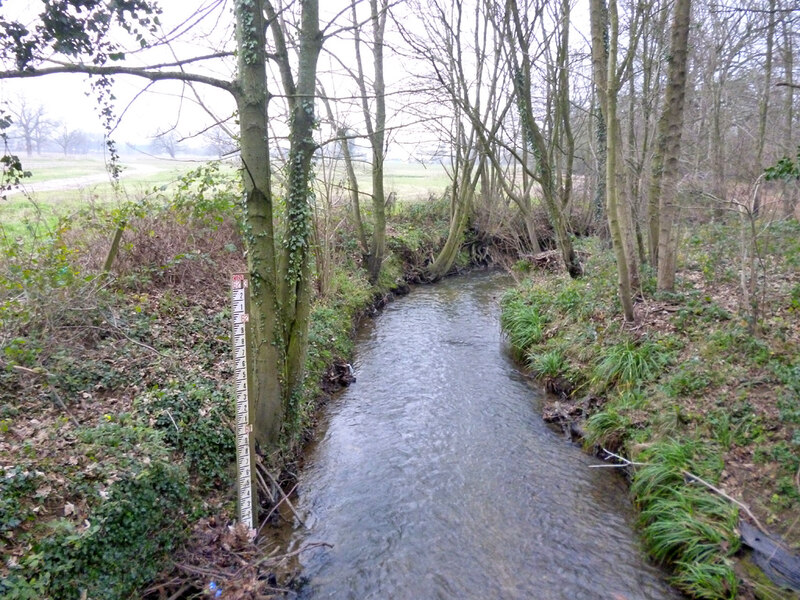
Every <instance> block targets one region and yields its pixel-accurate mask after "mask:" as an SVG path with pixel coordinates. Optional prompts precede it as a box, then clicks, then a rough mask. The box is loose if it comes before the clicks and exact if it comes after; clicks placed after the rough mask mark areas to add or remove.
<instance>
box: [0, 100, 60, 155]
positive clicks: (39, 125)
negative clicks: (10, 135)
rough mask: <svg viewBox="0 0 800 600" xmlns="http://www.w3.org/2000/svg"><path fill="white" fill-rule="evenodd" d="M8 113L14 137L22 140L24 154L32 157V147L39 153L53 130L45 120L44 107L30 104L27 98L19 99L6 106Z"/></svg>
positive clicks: (50, 124)
mask: <svg viewBox="0 0 800 600" xmlns="http://www.w3.org/2000/svg"><path fill="white" fill-rule="evenodd" d="M8 112H9V113H10V114H11V116H12V119H13V130H14V131H15V132H16V137H19V138H21V139H22V142H23V144H24V145H25V154H27V155H28V156H33V150H34V147H35V148H36V151H37V152H41V148H42V143H43V141H44V139H45V138H46V137H47V135H48V134H49V133H50V131H52V129H53V123H52V121H50V120H49V119H48V118H47V113H46V111H45V108H44V106H42V105H41V104H36V105H34V104H31V103H30V102H29V101H28V99H27V98H24V97H20V98H19V99H18V100H17V101H16V102H10V103H9V104H8Z"/></svg>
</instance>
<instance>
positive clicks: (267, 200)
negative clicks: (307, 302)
mask: <svg viewBox="0 0 800 600" xmlns="http://www.w3.org/2000/svg"><path fill="white" fill-rule="evenodd" d="M236 33H237V43H238V46H239V48H240V49H241V50H240V52H239V56H238V62H239V77H238V90H237V94H236V102H237V108H238V111H239V124H240V145H241V157H242V164H243V166H244V173H243V180H244V190H245V199H244V206H243V208H244V238H245V243H246V245H247V264H248V270H249V271H250V307H251V315H250V319H251V320H250V324H251V332H252V335H251V345H250V356H252V357H253V359H252V366H253V380H254V381H253V383H254V389H253V390H252V392H253V404H254V412H255V416H254V435H255V438H256V442H257V443H258V444H259V446H260V447H261V448H262V449H266V448H271V447H272V446H273V445H274V444H275V443H276V442H277V440H278V435H279V433H280V429H281V424H282V421H283V409H282V402H281V398H282V397H283V394H282V389H281V371H282V368H281V362H282V353H281V350H280V346H279V345H278V344H276V343H275V342H276V341H278V340H280V339H281V332H280V330H279V327H278V306H277V295H276V294H277V289H276V264H275V236H274V231H273V222H272V218H273V212H272V192H271V189H270V186H271V177H270V162H269V151H268V147H267V140H268V137H269V135H268V127H267V89H266V80H267V75H266V56H264V50H263V49H264V48H265V44H266V41H265V35H264V19H263V13H262V9H261V3H260V2H255V3H254V2H243V1H240V2H237V3H236Z"/></svg>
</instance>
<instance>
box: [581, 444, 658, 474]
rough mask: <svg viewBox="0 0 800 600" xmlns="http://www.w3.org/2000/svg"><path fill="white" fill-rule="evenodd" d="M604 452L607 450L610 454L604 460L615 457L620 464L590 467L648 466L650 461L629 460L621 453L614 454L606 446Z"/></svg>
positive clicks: (593, 466) (591, 467)
mask: <svg viewBox="0 0 800 600" xmlns="http://www.w3.org/2000/svg"><path fill="white" fill-rule="evenodd" d="M601 449H602V451H603V452H605V453H606V454H607V455H608V456H606V457H605V458H604V459H603V460H608V459H609V458H611V457H613V458H616V459H617V460H618V461H620V464H618V465H589V468H590V469H621V468H623V467H632V466H636V467H644V466H647V465H648V464H649V463H640V462H634V461H632V460H628V459H627V458H625V457H624V456H620V455H619V454H614V453H613V452H611V451H610V450H606V449H605V448H601Z"/></svg>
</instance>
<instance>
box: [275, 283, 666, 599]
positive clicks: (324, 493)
mask: <svg viewBox="0 0 800 600" xmlns="http://www.w3.org/2000/svg"><path fill="white" fill-rule="evenodd" d="M510 281H511V280H510V278H509V277H508V276H507V275H504V274H502V273H500V272H490V273H486V272H475V273H471V274H468V275H463V276H459V277H454V278H449V279H447V280H445V281H442V282H439V283H437V284H435V285H432V286H420V287H416V288H415V289H413V290H412V292H411V294H410V295H409V296H406V297H403V298H400V299H397V300H396V301H395V302H393V303H392V304H390V305H389V306H387V307H386V308H385V310H384V312H383V313H382V314H381V315H380V316H379V317H377V318H376V319H375V320H374V321H370V322H366V323H364V324H363V327H362V328H361V330H360V332H359V334H358V336H357V343H356V348H355V353H354V356H353V367H354V370H355V375H356V377H357V379H356V381H355V383H353V384H352V385H351V386H350V387H349V388H348V389H347V390H345V391H343V392H342V394H341V395H339V396H337V397H336V398H335V399H334V400H333V401H332V402H331V403H330V404H329V405H328V406H326V407H325V410H324V411H323V417H322V419H321V423H320V428H319V430H318V436H317V438H316V440H315V442H313V443H312V444H311V445H310V446H309V447H308V448H307V451H306V453H305V463H304V469H303V472H302V473H301V474H300V477H299V486H298V490H297V497H296V498H293V500H292V501H293V503H294V507H295V509H296V511H297V518H296V523H297V524H298V526H297V528H296V529H295V530H294V531H292V532H290V534H289V536H290V541H289V546H288V548H289V550H290V551H294V550H299V549H302V548H307V547H310V548H309V550H307V551H304V552H303V553H302V571H301V574H302V578H303V580H304V581H305V582H306V583H305V585H304V586H303V587H302V588H301V589H299V590H298V593H299V597H300V598H317V597H328V598H353V599H360V598H395V599H398V600H399V599H403V598H409V599H416V598H453V599H459V600H466V599H470V598H476V599H478V598H481V599H482V598H508V599H511V598H520V599H523V598H526V599H527V598H538V599H542V600H546V599H553V600H556V599H561V598H575V599H583V598H585V599H587V600H589V599H592V598H597V597H609V598H613V597H625V598H637V599H640V600H644V599H652V600H664V599H667V598H677V595H673V593H672V592H671V591H670V590H669V588H668V586H667V585H666V584H665V583H664V581H663V579H664V574H663V573H662V572H660V571H659V570H658V569H656V568H654V567H653V566H652V565H649V564H648V563H647V561H646V560H645V559H644V556H643V554H642V552H641V549H640V548H639V545H638V542H637V539H636V535H635V533H634V528H633V513H632V511H631V507H630V504H629V502H628V500H627V497H626V492H625V488H624V486H623V485H622V482H621V480H620V479H619V478H616V477H609V476H608V474H607V473H605V472H602V470H599V469H593V468H590V467H591V466H592V465H597V464H598V461H596V460H594V459H592V458H591V457H588V456H586V455H585V454H583V453H582V452H580V450H579V449H578V448H576V447H574V446H573V445H571V444H568V443H564V441H563V439H561V438H560V436H559V435H558V434H557V433H555V432H554V431H553V430H552V428H550V427H549V426H547V425H546V424H544V423H543V422H542V421H541V419H540V417H539V413H538V409H537V403H538V398H536V399H535V400H534V402H531V399H530V394H531V388H530V387H529V385H528V384H529V381H528V379H527V378H526V377H524V376H522V375H521V374H520V372H519V371H518V369H517V367H516V365H515V364H514V362H513V361H512V360H511V358H510V357H509V355H508V352H507V349H506V344H505V341H504V339H503V337H502V335H501V332H500V330H499V327H498V324H499V306H498V299H499V297H500V296H501V295H502V293H503V291H504V290H505V289H506V288H507V286H508V284H509V283H510Z"/></svg>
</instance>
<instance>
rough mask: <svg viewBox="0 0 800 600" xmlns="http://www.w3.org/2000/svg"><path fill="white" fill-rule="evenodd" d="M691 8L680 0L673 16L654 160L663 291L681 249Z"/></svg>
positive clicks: (653, 192)
mask: <svg viewBox="0 0 800 600" xmlns="http://www.w3.org/2000/svg"><path fill="white" fill-rule="evenodd" d="M691 12H692V7H691V0H676V2H675V14H674V16H673V20H672V35H671V38H672V39H671V41H670V60H669V64H668V67H667V89H666V93H665V98H664V107H663V112H662V113H661V118H660V119H659V124H658V150H657V152H656V157H655V158H654V160H653V178H652V184H651V189H650V193H651V195H652V196H654V197H657V198H658V212H659V222H658V254H657V264H658V289H659V290H662V291H667V290H668V291H671V290H672V289H673V288H674V287H675V268H676V260H677V253H678V249H677V234H676V231H675V230H676V226H675V218H676V213H677V203H678V200H677V184H678V177H679V164H678V161H679V159H680V151H681V134H682V132H683V113H684V110H683V108H684V101H685V98H686V62H687V58H688V48H687V46H688V40H689V25H690V21H691ZM652 202H653V200H651V203H652Z"/></svg>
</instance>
